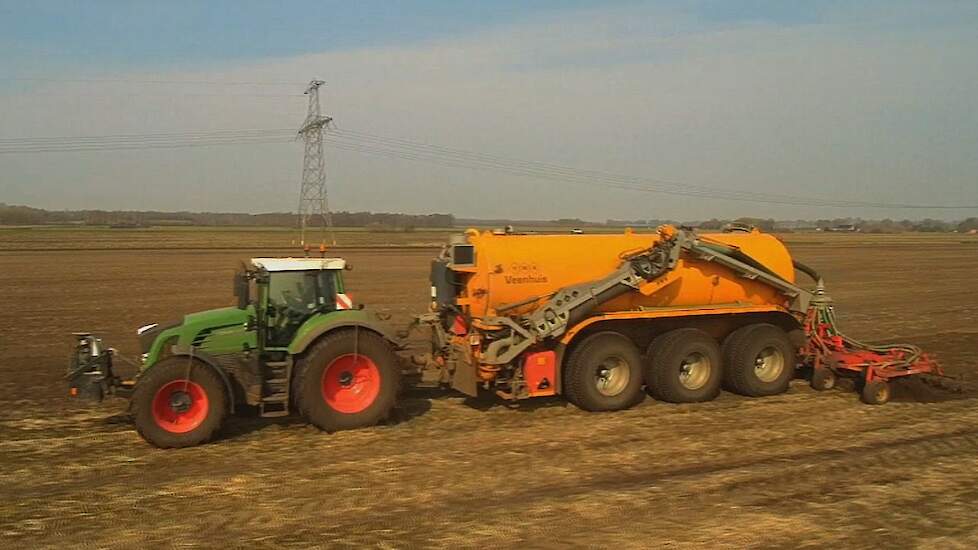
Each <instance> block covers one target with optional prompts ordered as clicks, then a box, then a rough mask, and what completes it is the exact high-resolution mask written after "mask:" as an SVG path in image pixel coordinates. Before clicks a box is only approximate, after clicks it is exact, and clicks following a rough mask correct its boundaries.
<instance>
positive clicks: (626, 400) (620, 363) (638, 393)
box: [563, 332, 642, 411]
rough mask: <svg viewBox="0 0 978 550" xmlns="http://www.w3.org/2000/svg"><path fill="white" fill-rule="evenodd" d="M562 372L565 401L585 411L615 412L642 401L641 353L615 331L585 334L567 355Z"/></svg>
mask: <svg viewBox="0 0 978 550" xmlns="http://www.w3.org/2000/svg"><path fill="white" fill-rule="evenodd" d="M563 374H564V379H563V388H564V395H565V396H566V397H567V400H568V401H570V402H571V403H573V404H575V405H577V406H578V407H580V408H582V409H584V410H586V411H618V410H622V409H627V408H629V407H631V406H633V405H635V404H636V403H638V402H639V401H641V400H642V356H641V354H639V351H638V348H636V347H635V344H633V343H632V341H631V340H629V339H628V338H627V337H625V336H623V335H621V334H619V333H617V332H599V333H598V334H593V335H591V336H589V337H587V338H586V339H585V340H584V341H583V342H581V343H580V344H579V345H577V346H576V347H575V348H574V351H572V352H571V354H570V357H568V358H567V362H566V366H565V367H564V373H563Z"/></svg>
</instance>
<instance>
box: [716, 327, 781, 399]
mask: <svg viewBox="0 0 978 550" xmlns="http://www.w3.org/2000/svg"><path fill="white" fill-rule="evenodd" d="M769 354H770V355H769ZM796 355H797V354H796V350H795V348H794V347H793V346H792V345H791V341H790V340H789V339H788V335H787V334H786V333H785V332H784V331H783V330H781V329H780V328H778V327H776V326H774V325H769V324H766V323H759V324H756V325H747V326H746V327H741V328H739V329H737V330H735V331H734V332H732V333H731V334H730V335H729V336H727V339H726V340H725V341H724V342H723V359H724V361H723V364H724V368H723V385H724V387H725V388H726V389H728V390H730V391H732V392H734V393H738V394H740V395H746V396H748V397H762V396H767V395H777V394H781V393H784V392H786V391H787V390H788V384H789V383H790V382H791V379H792V378H794V375H795V364H796V362H797V360H796V359H797V357H796ZM770 357H774V358H775V359H771V360H773V361H777V360H778V359H777V357H780V362H781V365H780V370H779V371H778V372H777V374H776V375H772V376H771V378H769V379H765V378H764V377H762V375H761V374H759V372H761V370H762V369H763V368H767V367H764V366H763V365H759V363H758V361H765V362H766V361H767V360H768V358H770Z"/></svg>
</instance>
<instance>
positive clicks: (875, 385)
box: [859, 378, 892, 405]
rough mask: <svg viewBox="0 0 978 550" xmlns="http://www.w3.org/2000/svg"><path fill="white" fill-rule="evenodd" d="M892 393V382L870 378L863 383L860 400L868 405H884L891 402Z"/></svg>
mask: <svg viewBox="0 0 978 550" xmlns="http://www.w3.org/2000/svg"><path fill="white" fill-rule="evenodd" d="M891 394H892V390H891V388H890V384H889V383H888V382H887V381H886V380H880V379H879V378H877V379H876V380H870V381H869V382H866V384H864V385H863V389H862V392H860V396H859V398H860V400H861V401H862V402H863V403H866V404H867V405H883V404H885V403H887V402H889V400H890V397H891Z"/></svg>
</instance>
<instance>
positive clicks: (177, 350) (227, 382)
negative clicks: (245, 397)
mask: <svg viewBox="0 0 978 550" xmlns="http://www.w3.org/2000/svg"><path fill="white" fill-rule="evenodd" d="M170 350H171V351H170V353H171V355H178V356H186V357H193V358H194V359H200V360H201V361H203V362H204V364H206V365H207V366H209V367H210V368H212V369H214V371H215V372H217V374H218V375H219V376H220V377H221V380H223V381H224V389H226V390H227V396H228V406H229V407H230V413H231V414H234V401H235V398H234V388H233V387H232V386H231V379H230V378H229V377H228V373H226V372H224V368H222V367H221V365H220V363H218V362H217V360H216V359H214V357H212V356H211V355H209V354H207V353H205V352H203V351H200V350H199V349H193V348H187V347H183V346H178V345H174V346H173V347H171V348H170ZM150 368H152V367H150Z"/></svg>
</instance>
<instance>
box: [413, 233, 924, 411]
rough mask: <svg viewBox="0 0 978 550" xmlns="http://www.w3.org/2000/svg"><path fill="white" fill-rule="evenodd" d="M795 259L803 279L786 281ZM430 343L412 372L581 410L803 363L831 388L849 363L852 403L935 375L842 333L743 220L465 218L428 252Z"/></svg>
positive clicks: (906, 352)
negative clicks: (483, 226)
mask: <svg viewBox="0 0 978 550" xmlns="http://www.w3.org/2000/svg"><path fill="white" fill-rule="evenodd" d="M796 272H800V273H801V274H804V275H805V276H807V277H809V278H811V279H812V284H813V286H812V288H811V289H805V288H803V287H802V286H800V285H799V284H798V283H797V282H796ZM431 283H432V288H431V291H432V304H431V308H432V313H430V314H426V315H422V316H419V317H418V318H417V323H419V324H422V325H429V326H430V327H431V329H432V341H431V346H432V349H431V353H430V354H426V355H423V356H416V357H414V362H415V363H416V364H417V365H419V366H421V369H419V372H420V375H421V381H420V383H421V384H424V385H436V384H441V385H450V386H451V387H453V388H455V389H456V390H458V391H460V392H462V393H465V394H468V395H472V396H474V395H477V394H478V393H479V392H480V391H486V390H491V391H494V392H495V393H496V395H498V396H500V397H502V398H503V399H507V400H518V399H524V398H530V397H538V396H552V395H558V394H559V395H563V396H564V397H566V398H567V399H568V400H569V401H571V402H572V403H574V404H575V405H577V406H579V407H580V408H582V409H585V410H592V411H603V410H619V409H625V408H628V407H630V406H632V405H634V404H636V403H637V402H639V401H641V400H642V399H643V398H644V392H643V388H644V389H645V390H647V391H648V392H649V393H651V395H652V396H653V397H655V398H657V399H660V400H664V401H669V402H674V403H688V402H697V401H707V400H711V399H713V398H715V397H716V396H717V395H718V394H719V392H720V390H721V387H723V388H726V389H727V390H729V391H732V392H735V393H738V394H741V395H747V396H765V395H774V394H779V393H782V392H784V391H786V390H787V388H788V384H789V382H790V381H791V380H792V379H793V378H794V377H795V375H796V370H797V369H798V368H799V367H807V368H808V369H807V370H808V371H809V372H810V373H811V374H810V375H811V381H812V386H813V387H815V388H816V389H820V390H822V389H829V388H831V387H833V386H834V385H835V381H836V378H837V376H839V375H844V376H852V377H855V378H857V379H858V383H859V385H860V386H861V388H862V390H861V391H862V398H863V401H865V402H867V403H872V404H880V403H884V402H886V401H887V400H888V399H889V396H890V387H889V384H888V381H889V380H891V379H893V378H895V377H899V376H906V375H911V374H934V375H941V372H940V368H939V367H938V366H937V365H936V363H934V362H933V361H932V360H930V359H929V358H928V357H927V356H926V355H924V354H922V353H921V352H920V350H919V349H917V348H916V347H913V346H908V345H893V346H875V347H874V346H867V345H864V344H860V343H859V342H856V341H854V340H852V339H849V338H847V337H845V336H843V335H842V334H841V333H840V332H839V331H838V329H837V327H836V325H835V320H834V315H833V311H832V304H831V301H830V300H829V298H828V297H827V296H826V294H825V291H824V287H823V284H822V281H821V279H820V278H819V276H818V274H817V273H816V272H815V271H814V270H812V269H811V268H808V267H807V266H804V265H803V264H800V263H799V262H796V261H794V260H793V259H792V257H791V255H790V253H789V252H788V250H787V248H786V247H785V246H784V244H783V243H782V242H781V241H780V240H779V239H777V238H776V237H774V236H772V235H767V234H763V233H760V232H759V231H757V230H755V229H753V228H736V229H732V230H729V231H727V232H723V233H715V234H695V233H693V232H692V231H689V230H685V229H677V228H675V227H672V226H662V227H660V228H659V229H658V230H657V232H656V233H654V234H649V233H642V234H640V233H635V232H633V231H630V230H626V231H625V232H624V233H621V234H593V235H583V234H567V235H542V234H541V235H537V234H530V235H523V234H515V233H513V232H511V231H496V232H488V231H487V232H481V233H480V232H479V231H476V230H468V231H467V232H466V233H464V234H463V235H459V236H456V237H454V238H453V239H452V240H451V242H450V243H449V244H448V245H447V246H446V247H445V248H444V249H443V251H442V253H441V255H440V256H439V257H438V258H437V259H436V260H434V261H433V262H432V270H431Z"/></svg>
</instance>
